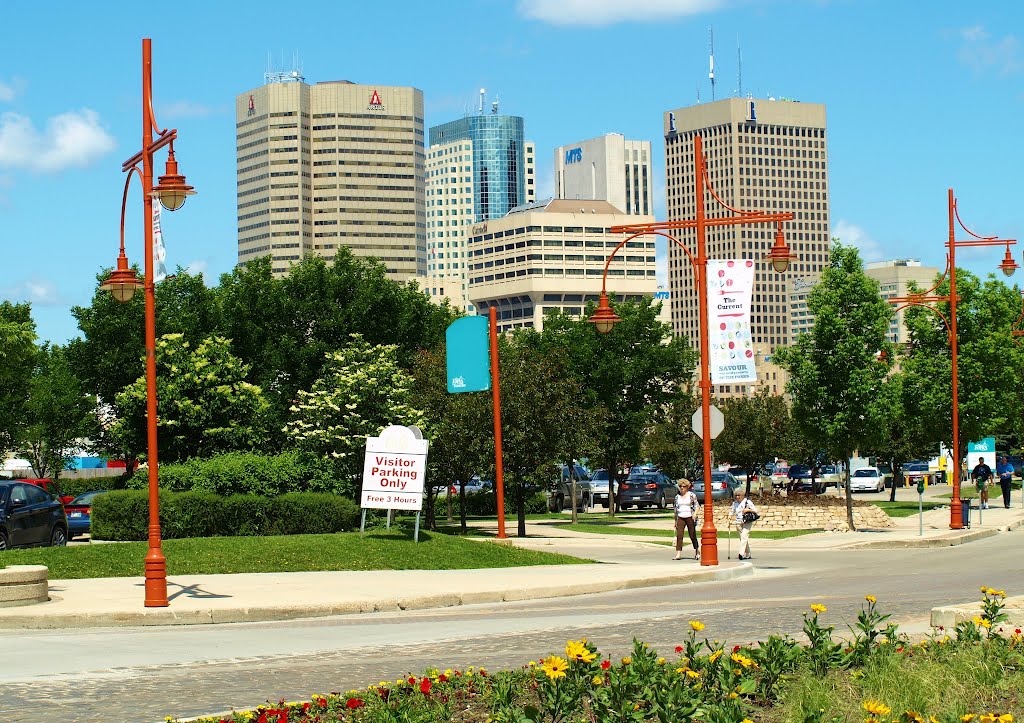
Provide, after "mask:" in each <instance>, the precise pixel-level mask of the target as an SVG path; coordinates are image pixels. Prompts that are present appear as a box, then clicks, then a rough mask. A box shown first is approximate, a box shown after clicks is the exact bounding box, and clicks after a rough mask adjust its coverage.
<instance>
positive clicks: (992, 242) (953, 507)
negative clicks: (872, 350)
mask: <svg viewBox="0 0 1024 723" xmlns="http://www.w3.org/2000/svg"><path fill="white" fill-rule="evenodd" d="M954 222H955V223H954ZM956 224H959V225H960V228H962V229H963V230H964V231H966V232H967V233H968V234H969V235H970V236H971V238H969V239H963V240H961V241H957V240H956ZM1015 243H1017V242H1016V241H1015V240H1014V239H1001V238H997V237H995V236H980V235H978V234H976V233H974V231H971V230H970V229H969V228H967V227H966V226H965V225H964V222H963V221H961V220H960V213H959V212H958V211H957V205H956V198H955V197H954V196H953V189H952V188H951V189H949V240H948V241H946V248H947V249H949V251H948V252H947V253H946V271H945V273H943V274H942V276H941V277H939V280H938V281H937V282H936V283H935V285H934V286H933V287H932V288H930V289H928V291H925V292H923V293H920V294H910V295H908V296H894V297H892V298H891V299H889V303H891V304H900V306H898V307H897V308H896V311H895V312H894V313H899V312H900V311H902V310H903V309H906V308H907V307H909V306H919V307H921V308H924V309H928V310H930V311H933V312H935V313H936V314H938V315H939V317H941V319H942V321H943V322H944V323H945V325H946V331H947V333H948V336H949V348H950V360H951V364H952V392H953V400H952V401H953V405H952V406H953V408H952V413H953V414H952V416H953V440H952V441H953V450H952V451H953V469H952V470H950V471H951V472H952V475H953V499H952V500H951V502H950V505H949V529H951V530H961V529H963V526H964V518H963V506H962V505H961V504H960V384H959V367H958V364H957V348H958V346H959V345H958V341H957V333H956V302H957V301H958V299H959V296H958V295H957V293H956V250H957V249H958V248H960V247H968V246H1004V245H1005V246H1006V255H1005V256H1004V257H1003V260H1002V262H1001V263H1000V264H999V269H1000V270H1001V271H1002V272H1003V273H1004V274H1006V275H1007V276H1013V272H1014V271H1016V270H1017V269H1018V268H1020V267H1019V266H1018V265H1017V263H1016V262H1015V261H1014V260H1013V256H1012V255H1011V254H1010V246H1012V245H1014V244H1015ZM947 274H948V275H949V294H948V295H945V296H939V295H936V294H933V293H932V292H933V291H935V289H937V288H938V287H939V285H940V284H941V283H942V282H943V280H944V279H945V278H946V275H947ZM940 301H948V302H949V317H948V318H947V317H946V316H945V315H944V314H943V313H942V312H941V311H939V310H938V309H936V308H935V307H934V306H931V304H933V303H936V302H940ZM1022 318H1024V315H1022ZM1014 334H1015V335H1016V332H1014Z"/></svg>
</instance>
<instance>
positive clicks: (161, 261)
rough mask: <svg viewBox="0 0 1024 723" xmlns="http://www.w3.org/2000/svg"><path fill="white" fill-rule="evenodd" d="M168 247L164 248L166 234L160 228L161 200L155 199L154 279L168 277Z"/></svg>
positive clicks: (158, 279) (159, 279) (160, 279)
mask: <svg viewBox="0 0 1024 723" xmlns="http://www.w3.org/2000/svg"><path fill="white" fill-rule="evenodd" d="M166 261H167V249H165V248H164V234H163V231H161V230H160V201H158V200H157V199H155V198H154V199H153V281H154V282H156V281H163V280H164V279H166V278H167V264H166V263H165V262H166Z"/></svg>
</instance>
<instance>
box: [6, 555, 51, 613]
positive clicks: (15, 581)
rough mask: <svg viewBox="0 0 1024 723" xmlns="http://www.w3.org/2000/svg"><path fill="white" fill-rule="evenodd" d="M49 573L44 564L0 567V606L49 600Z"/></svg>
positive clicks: (30, 603)
mask: <svg viewBox="0 0 1024 723" xmlns="http://www.w3.org/2000/svg"><path fill="white" fill-rule="evenodd" d="M49 574H50V571H49V570H48V569H47V568H46V566H44V565H9V566H7V567H4V568H0V607H16V606H18V605H35V604H36V603H42V602H46V601H47V600H49V599H50V598H49V595H48V594H47V591H48V590H49Z"/></svg>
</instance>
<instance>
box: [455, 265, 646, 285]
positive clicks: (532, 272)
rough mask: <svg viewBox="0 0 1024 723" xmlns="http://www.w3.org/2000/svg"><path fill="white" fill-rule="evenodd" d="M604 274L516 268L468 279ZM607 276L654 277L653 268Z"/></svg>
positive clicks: (600, 271)
mask: <svg viewBox="0 0 1024 723" xmlns="http://www.w3.org/2000/svg"><path fill="white" fill-rule="evenodd" d="M603 275H604V270H603V269H538V268H529V269H516V270H514V271H505V272H498V273H496V274H486V275H484V276H474V277H472V278H471V279H470V283H471V284H483V283H487V282H489V281H501V280H502V279H514V278H517V277H520V276H591V277H594V278H600V277H601V276H603ZM608 275H609V276H621V277H626V276H628V277H634V278H649V279H653V278H655V275H656V272H655V270H654V269H647V270H644V269H608Z"/></svg>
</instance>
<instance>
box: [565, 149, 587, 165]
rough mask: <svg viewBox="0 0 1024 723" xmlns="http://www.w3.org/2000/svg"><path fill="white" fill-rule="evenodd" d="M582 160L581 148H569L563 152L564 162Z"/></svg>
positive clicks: (567, 163)
mask: <svg viewBox="0 0 1024 723" xmlns="http://www.w3.org/2000/svg"><path fill="white" fill-rule="evenodd" d="M582 160H583V149H582V148H570V149H569V150H567V151H566V152H565V164H566V165H569V164H570V163H579V162H580V161H582Z"/></svg>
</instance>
